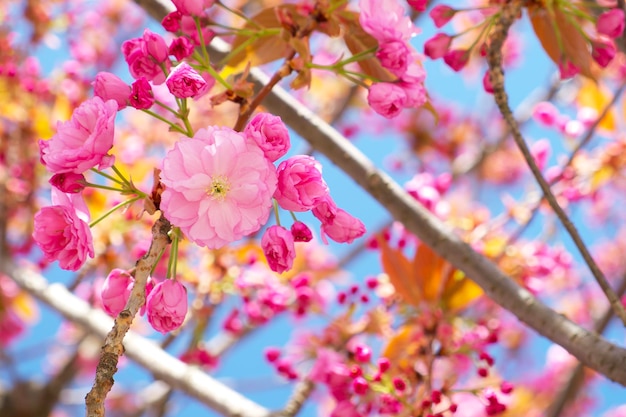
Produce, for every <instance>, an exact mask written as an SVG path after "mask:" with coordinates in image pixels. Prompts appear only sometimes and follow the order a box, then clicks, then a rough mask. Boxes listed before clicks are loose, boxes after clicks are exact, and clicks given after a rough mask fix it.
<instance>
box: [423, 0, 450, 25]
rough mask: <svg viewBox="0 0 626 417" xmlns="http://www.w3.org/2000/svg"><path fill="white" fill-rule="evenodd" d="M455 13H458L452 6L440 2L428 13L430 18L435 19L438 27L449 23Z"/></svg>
mask: <svg viewBox="0 0 626 417" xmlns="http://www.w3.org/2000/svg"><path fill="white" fill-rule="evenodd" d="M455 14H456V10H454V9H453V8H452V7H450V6H446V5H445V4H439V5H437V6H435V7H433V9H432V10H431V11H430V13H428V15H429V16H430V18H431V19H433V22H434V23H435V26H436V27H438V28H440V27H442V26H443V25H445V24H446V23H448V22H449V21H450V19H452V18H453V17H454V15H455Z"/></svg>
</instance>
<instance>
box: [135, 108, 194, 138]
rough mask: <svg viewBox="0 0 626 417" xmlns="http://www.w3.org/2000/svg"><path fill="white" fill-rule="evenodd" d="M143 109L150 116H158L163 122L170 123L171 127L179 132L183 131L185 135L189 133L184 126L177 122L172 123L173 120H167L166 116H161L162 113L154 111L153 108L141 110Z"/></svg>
mask: <svg viewBox="0 0 626 417" xmlns="http://www.w3.org/2000/svg"><path fill="white" fill-rule="evenodd" d="M141 111H142V112H144V113H146V114H149V115H150V116H152V117H154V118H156V119H159V120H160V121H162V122H164V123H167V124H168V125H170V127H171V128H172V129H174V130H176V131H177V132H179V133H182V134H183V135H186V134H187V132H186V131H185V130H184V129H183V128H182V127H180V126H178V125H177V124H176V123H172V122H170V121H169V120H167V119H166V118H165V117H163V116H160V115H158V114H156V113H155V112H153V111H151V110H146V109H143V110H141ZM176 114H178V113H176Z"/></svg>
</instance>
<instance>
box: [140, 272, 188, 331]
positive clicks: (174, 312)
mask: <svg viewBox="0 0 626 417" xmlns="http://www.w3.org/2000/svg"><path fill="white" fill-rule="evenodd" d="M146 310H147V312H148V321H149V322H150V324H151V325H152V327H153V328H154V330H156V331H159V332H161V333H167V332H170V331H172V330H175V329H177V328H179V327H180V325H181V324H183V321H184V320H185V316H186V315H187V290H186V289H185V286H184V285H183V284H181V283H180V282H178V281H173V280H171V279H166V280H165V281H162V282H159V283H158V284H156V285H155V286H154V288H153V289H152V291H150V295H149V296H148V299H147V301H146Z"/></svg>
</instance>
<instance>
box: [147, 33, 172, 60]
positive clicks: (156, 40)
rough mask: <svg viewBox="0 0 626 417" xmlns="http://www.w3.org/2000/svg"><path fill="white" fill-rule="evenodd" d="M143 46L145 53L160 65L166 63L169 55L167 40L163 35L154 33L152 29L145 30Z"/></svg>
mask: <svg viewBox="0 0 626 417" xmlns="http://www.w3.org/2000/svg"><path fill="white" fill-rule="evenodd" d="M141 46H142V48H143V52H144V53H145V54H147V55H148V56H150V57H151V58H153V59H154V60H155V61H156V62H158V63H161V62H164V61H165V60H166V59H167V56H168V55H169V52H168V49H167V44H166V43H165V40H164V39H163V38H162V37H161V35H159V34H158V33H154V32H152V31H151V30H150V29H144V31H143V43H142V44H141Z"/></svg>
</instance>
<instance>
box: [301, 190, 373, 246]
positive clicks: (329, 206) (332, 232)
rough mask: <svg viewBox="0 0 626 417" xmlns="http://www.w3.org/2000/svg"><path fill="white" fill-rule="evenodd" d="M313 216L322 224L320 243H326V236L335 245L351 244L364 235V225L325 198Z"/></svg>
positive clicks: (328, 198)
mask: <svg viewBox="0 0 626 417" xmlns="http://www.w3.org/2000/svg"><path fill="white" fill-rule="evenodd" d="M312 213H313V215H314V216H315V217H317V219H318V220H319V221H321V222H322V241H323V242H324V243H328V240H327V239H326V235H328V237H330V238H331V239H332V240H334V241H335V242H337V243H352V241H353V240H354V239H356V238H359V237H361V236H363V235H364V234H365V231H366V229H365V225H364V224H363V222H361V221H360V220H359V219H357V218H355V217H353V216H352V215H350V214H349V213H347V212H346V211H345V210H343V209H340V208H338V207H337V206H336V205H335V202H334V201H333V200H332V199H331V198H330V196H328V197H326V198H325V199H324V201H323V202H322V203H320V204H319V205H317V206H316V207H315V208H314V209H313V211H312Z"/></svg>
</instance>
